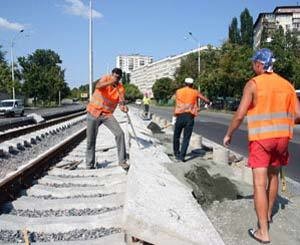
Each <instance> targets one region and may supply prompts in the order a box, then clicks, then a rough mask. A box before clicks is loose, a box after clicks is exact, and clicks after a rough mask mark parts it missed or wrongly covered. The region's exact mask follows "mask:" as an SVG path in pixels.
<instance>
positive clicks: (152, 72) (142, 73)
mask: <svg viewBox="0 0 300 245" xmlns="http://www.w3.org/2000/svg"><path fill="white" fill-rule="evenodd" d="M205 49H207V46H203V47H200V48H197V49H194V50H191V51H189V52H186V53H182V54H179V55H174V56H169V57H167V58H164V59H161V60H158V61H155V62H153V63H151V64H148V65H145V66H142V67H140V68H137V69H135V70H133V71H132V73H131V76H130V83H131V84H134V85H136V86H137V87H138V88H139V90H140V91H141V92H142V93H148V94H150V95H151V96H152V86H153V84H154V83H155V81H156V80H157V79H160V78H163V77H168V78H171V79H174V74H175V71H176V68H178V67H179V66H180V62H181V59H182V58H185V57H186V56H187V55H189V54H191V53H197V52H199V51H202V50H205Z"/></svg>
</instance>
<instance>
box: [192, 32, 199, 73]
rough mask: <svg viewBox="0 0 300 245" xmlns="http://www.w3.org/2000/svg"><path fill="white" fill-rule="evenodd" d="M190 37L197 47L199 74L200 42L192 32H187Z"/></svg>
mask: <svg viewBox="0 0 300 245" xmlns="http://www.w3.org/2000/svg"><path fill="white" fill-rule="evenodd" d="M189 35H190V37H191V38H192V40H194V41H195V42H196V43H197V47H198V76H200V70H201V66H200V65H201V63H200V42H199V40H198V39H197V38H196V37H195V36H194V35H193V33H192V32H189Z"/></svg>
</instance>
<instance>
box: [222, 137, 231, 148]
mask: <svg viewBox="0 0 300 245" xmlns="http://www.w3.org/2000/svg"><path fill="white" fill-rule="evenodd" d="M230 142H231V136H229V135H225V137H224V139H223V145H224V146H225V147H228V146H229V145H230Z"/></svg>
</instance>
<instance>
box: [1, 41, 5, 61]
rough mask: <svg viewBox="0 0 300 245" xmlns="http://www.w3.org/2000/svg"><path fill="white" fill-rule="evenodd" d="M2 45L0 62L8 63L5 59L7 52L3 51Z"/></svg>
mask: <svg viewBox="0 0 300 245" xmlns="http://www.w3.org/2000/svg"><path fill="white" fill-rule="evenodd" d="M1 49H2V45H0V63H6V61H5V54H6V52H4V51H2V50H1Z"/></svg>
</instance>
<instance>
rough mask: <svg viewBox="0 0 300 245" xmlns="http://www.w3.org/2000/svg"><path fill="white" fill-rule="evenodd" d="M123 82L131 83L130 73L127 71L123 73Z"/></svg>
mask: <svg viewBox="0 0 300 245" xmlns="http://www.w3.org/2000/svg"><path fill="white" fill-rule="evenodd" d="M122 83H123V84H126V83H130V74H129V73H126V72H125V71H124V72H123V74H122Z"/></svg>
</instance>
